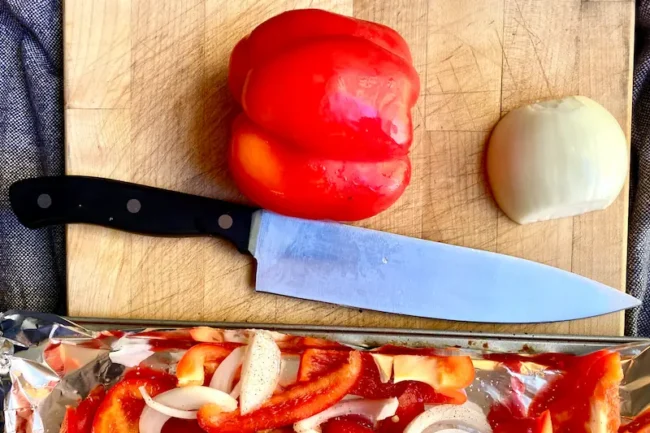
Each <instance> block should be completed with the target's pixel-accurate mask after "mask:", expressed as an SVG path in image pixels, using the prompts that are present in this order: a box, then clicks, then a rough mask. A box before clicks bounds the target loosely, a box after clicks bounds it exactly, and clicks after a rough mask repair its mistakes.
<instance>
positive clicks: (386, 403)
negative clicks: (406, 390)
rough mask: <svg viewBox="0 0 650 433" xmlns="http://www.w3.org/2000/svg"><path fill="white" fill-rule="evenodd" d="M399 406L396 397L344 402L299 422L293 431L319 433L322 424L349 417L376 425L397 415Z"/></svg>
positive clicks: (297, 432)
mask: <svg viewBox="0 0 650 433" xmlns="http://www.w3.org/2000/svg"><path fill="white" fill-rule="evenodd" d="M398 405H399V402H398V401H397V398H394V397H393V398H387V399H384V400H368V399H353V400H342V401H340V402H338V403H336V404H335V405H334V406H332V407H330V408H328V409H325V410H324V411H322V412H320V413H317V414H316V415H314V416H311V417H309V418H307V419H304V420H302V421H298V422H297V423H295V424H294V425H293V429H294V431H295V432H296V433H314V432H318V428H319V426H320V425H321V424H323V423H325V422H327V421H328V420H330V419H332V418H336V417H339V416H347V415H360V416H362V417H364V418H367V419H368V420H369V421H370V422H371V423H373V424H375V423H376V422H377V421H381V420H383V419H386V418H390V417H391V416H393V415H395V412H396V411H397V406H398Z"/></svg>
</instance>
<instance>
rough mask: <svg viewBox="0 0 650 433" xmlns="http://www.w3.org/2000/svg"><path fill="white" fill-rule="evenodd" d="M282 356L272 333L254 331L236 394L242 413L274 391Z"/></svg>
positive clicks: (245, 412) (251, 408) (250, 409)
mask: <svg viewBox="0 0 650 433" xmlns="http://www.w3.org/2000/svg"><path fill="white" fill-rule="evenodd" d="M281 356H282V354H281V353H280V348H279V347H278V345H277V344H276V342H275V340H274V339H273V335H272V334H270V333H269V332H266V331H256V332H255V334H254V335H253V337H252V338H251V339H250V344H249V345H248V349H247V350H246V353H245V355H244V360H243V363H242V372H241V380H240V383H241V395H240V396H239V403H240V409H241V413H242V415H245V414H247V413H250V412H252V411H254V410H255V409H257V408H258V407H260V406H261V405H262V404H263V403H264V402H265V401H266V400H267V399H268V398H269V397H271V396H272V395H273V391H275V388H276V387H277V385H278V381H279V379H280V360H281Z"/></svg>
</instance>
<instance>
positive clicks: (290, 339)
mask: <svg viewBox="0 0 650 433" xmlns="http://www.w3.org/2000/svg"><path fill="white" fill-rule="evenodd" d="M189 332H190V335H191V336H192V339H193V340H194V341H196V342H199V343H225V342H226V336H225V334H224V331H223V329H215V328H210V327H207V326H198V327H196V328H192V329H190V330H189ZM276 343H277V345H278V347H279V348H280V350H282V351H283V352H292V353H293V352H295V353H298V352H302V351H303V350H305V349H309V348H321V349H342V350H352V349H350V348H349V347H347V346H344V345H342V344H341V343H337V342H336V341H331V340H325V339H322V338H314V337H299V336H295V335H284V336H283V338H282V339H278V340H276ZM226 344H227V343H226Z"/></svg>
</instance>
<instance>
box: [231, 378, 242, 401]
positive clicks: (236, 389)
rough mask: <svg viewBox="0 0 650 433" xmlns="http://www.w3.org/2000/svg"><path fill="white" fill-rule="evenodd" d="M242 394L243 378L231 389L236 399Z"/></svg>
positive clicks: (232, 395)
mask: <svg viewBox="0 0 650 433" xmlns="http://www.w3.org/2000/svg"><path fill="white" fill-rule="evenodd" d="M240 394H241V380H240V381H239V382H237V385H235V387H234V388H233V389H232V391H230V396H231V397H232V398H234V399H238V398H239V395H240Z"/></svg>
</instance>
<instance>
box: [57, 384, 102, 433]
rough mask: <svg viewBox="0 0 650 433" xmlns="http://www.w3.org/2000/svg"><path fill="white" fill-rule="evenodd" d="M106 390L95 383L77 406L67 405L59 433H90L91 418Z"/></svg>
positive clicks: (93, 416)
mask: <svg viewBox="0 0 650 433" xmlns="http://www.w3.org/2000/svg"><path fill="white" fill-rule="evenodd" d="M105 396H106V391H105V390H104V387H103V386H102V385H97V386H96V387H95V388H93V389H92V391H90V393H89V394H88V396H87V397H86V398H84V399H83V400H81V401H80V402H79V404H78V405H77V407H67V408H66V410H65V416H64V417H63V423H62V424H61V431H60V432H61V433H91V431H92V427H93V419H94V418H95V414H96V413H97V409H98V408H99V405H100V404H101V403H102V401H103V400H104V397H105Z"/></svg>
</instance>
